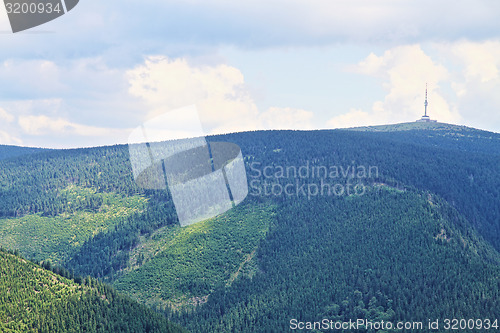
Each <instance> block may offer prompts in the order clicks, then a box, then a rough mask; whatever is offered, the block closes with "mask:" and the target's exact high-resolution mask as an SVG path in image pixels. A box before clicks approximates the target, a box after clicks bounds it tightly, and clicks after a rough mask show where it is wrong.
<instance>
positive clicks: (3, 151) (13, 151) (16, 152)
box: [0, 145, 45, 160]
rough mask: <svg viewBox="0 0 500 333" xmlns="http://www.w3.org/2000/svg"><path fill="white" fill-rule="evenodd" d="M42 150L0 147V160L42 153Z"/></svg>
mask: <svg viewBox="0 0 500 333" xmlns="http://www.w3.org/2000/svg"><path fill="white" fill-rule="evenodd" d="M44 150H45V149H43V148H29V147H18V146H6V145H0V160H4V159H6V158H12V157H17V156H23V155H29V154H34V153H39V152H42V151H44Z"/></svg>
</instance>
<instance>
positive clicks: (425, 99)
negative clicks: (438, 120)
mask: <svg viewBox="0 0 500 333" xmlns="http://www.w3.org/2000/svg"><path fill="white" fill-rule="evenodd" d="M427 104H428V103H427V82H426V83H425V103H424V105H425V116H424V117H427Z"/></svg>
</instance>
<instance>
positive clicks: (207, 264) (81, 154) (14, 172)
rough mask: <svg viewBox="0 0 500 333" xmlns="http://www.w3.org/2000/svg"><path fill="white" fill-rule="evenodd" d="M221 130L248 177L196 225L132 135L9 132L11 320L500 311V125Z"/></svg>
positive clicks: (197, 325) (126, 325)
mask: <svg viewBox="0 0 500 333" xmlns="http://www.w3.org/2000/svg"><path fill="white" fill-rule="evenodd" d="M208 140H209V141H210V142H221V141H222V142H232V143H235V144H237V145H238V146H239V147H240V148H241V151H242V155H243V158H244V162H245V167H246V171H247V180H248V186H249V194H248V196H247V197H246V199H245V200H244V201H243V202H242V203H241V204H239V205H238V206H236V207H234V208H233V209H231V210H229V211H227V212H226V213H224V214H222V215H220V216H216V217H214V218H210V219H208V220H205V221H202V222H199V223H196V224H193V225H190V226H187V227H180V226H179V223H178V219H177V215H176V211H175V207H174V204H173V202H172V198H171V194H170V193H169V192H168V190H144V189H142V188H140V187H139V186H138V185H137V184H136V183H135V181H134V178H133V174H132V170H131V166H130V160H129V152H128V147H127V146H125V145H116V146H108V147H96V148H86V149H71V150H32V149H25V148H20V147H7V146H0V148H1V149H0V170H1V173H0V245H1V246H2V247H3V248H5V250H2V251H1V252H0V256H1V265H2V266H1V272H2V273H1V275H0V297H1V298H2V302H1V303H0V304H1V305H0V308H1V310H0V328H1V329H2V331H6V332H24V331H32V332H84V331H85V332H94V331H95V332H175V331H182V330H183V328H180V327H184V328H186V329H187V330H189V331H191V332H287V331H290V329H291V327H290V321H291V320H292V319H296V320H298V321H301V322H314V321H321V320H322V319H324V318H327V319H329V320H332V321H341V322H345V321H349V320H357V319H364V320H369V321H375V322H379V321H382V320H384V321H391V322H394V323H396V322H398V321H415V322H417V321H419V322H423V323H424V327H423V329H421V330H419V331H422V332H436V330H431V329H429V328H428V327H427V326H426V325H427V323H428V321H429V320H440V322H441V323H443V322H444V321H445V320H446V319H453V318H457V319H466V320H469V319H474V320H486V319H488V320H491V322H492V323H494V322H495V321H497V323H498V321H499V320H500V134H496V133H491V132H484V131H479V130H475V129H471V128H467V127H458V126H453V125H448V124H440V123H429V124H400V125H393V126H381V127H370V128H358V129H355V130H321V131H256V132H244V133H234V134H227V135H219V136H214V137H209V138H208ZM301 172H302V173H301ZM285 189H287V190H285ZM442 330H444V328H443V326H441V330H440V331H442ZM490 330H492V331H495V330H498V326H497V327H496V328H495V327H491V329H490ZM309 331H314V330H313V329H311V330H309ZM315 331H316V332H322V331H325V332H326V331H328V330H325V329H321V328H317V329H316V330H315ZM357 331H360V332H375V331H377V330H373V329H369V328H367V327H364V328H360V329H358V330H357ZM378 331H380V332H386V331H391V330H378ZM463 331H470V332H473V331H478V332H479V331H485V328H484V327H482V328H481V329H480V328H478V327H477V326H474V327H472V328H468V329H467V330H463Z"/></svg>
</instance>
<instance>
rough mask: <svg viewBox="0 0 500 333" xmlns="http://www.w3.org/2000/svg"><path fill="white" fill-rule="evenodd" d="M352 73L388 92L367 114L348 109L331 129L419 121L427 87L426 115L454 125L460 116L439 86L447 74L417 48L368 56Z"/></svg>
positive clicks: (397, 48) (393, 50)
mask: <svg viewBox="0 0 500 333" xmlns="http://www.w3.org/2000/svg"><path fill="white" fill-rule="evenodd" d="M351 69H353V70H354V71H355V72H357V73H360V74H365V75H368V76H373V77H377V78H379V79H382V80H383V87H384V88H385V90H386V91H388V93H387V95H386V96H385V98H384V100H383V101H376V102H374V103H373V106H372V109H371V110H370V111H363V110H358V109H351V110H350V111H349V112H348V113H346V114H343V115H340V116H337V117H334V118H332V119H331V120H330V121H329V122H328V124H329V125H330V126H332V127H344V126H347V127H350V126H358V125H369V124H371V125H378V124H388V123H398V122H407V121H412V120H416V119H418V118H420V116H421V115H422V114H423V111H424V106H423V102H424V98H425V97H424V89H425V85H426V83H429V85H428V99H429V108H428V113H429V114H430V116H431V117H432V118H433V119H438V120H439V121H441V122H450V123H457V122H460V121H461V116H460V114H458V112H457V111H456V109H455V108H454V107H453V106H450V104H449V102H448V101H447V100H446V99H445V97H444V95H443V93H442V92H441V89H440V84H441V83H443V82H447V81H448V80H449V76H450V75H449V72H448V70H447V68H445V67H444V66H443V65H441V64H438V63H436V62H435V61H434V60H433V59H432V58H431V57H430V56H429V55H427V54H426V53H425V52H424V51H423V50H422V48H421V47H420V45H407V46H399V47H395V48H392V49H389V50H387V51H385V52H384V54H383V55H382V56H377V55H375V54H373V53H372V54H370V55H369V56H368V57H367V58H366V59H364V60H363V61H361V62H360V63H359V64H358V65H357V66H356V67H354V68H351Z"/></svg>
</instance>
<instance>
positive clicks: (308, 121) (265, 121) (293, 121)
mask: <svg viewBox="0 0 500 333" xmlns="http://www.w3.org/2000/svg"><path fill="white" fill-rule="evenodd" d="M313 117H314V114H313V113H312V112H311V111H306V110H302V109H294V108H278V107H271V108H269V109H268V110H266V112H263V113H262V114H260V116H259V119H260V121H261V122H262V128H264V129H304V130H306V129H313V128H314V127H313V125H312V120H313Z"/></svg>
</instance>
